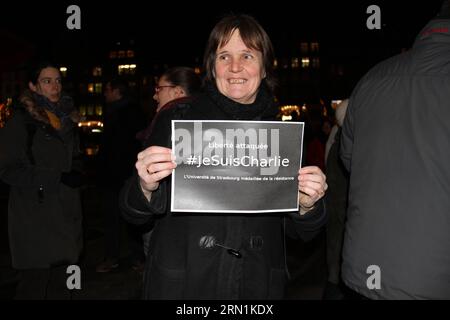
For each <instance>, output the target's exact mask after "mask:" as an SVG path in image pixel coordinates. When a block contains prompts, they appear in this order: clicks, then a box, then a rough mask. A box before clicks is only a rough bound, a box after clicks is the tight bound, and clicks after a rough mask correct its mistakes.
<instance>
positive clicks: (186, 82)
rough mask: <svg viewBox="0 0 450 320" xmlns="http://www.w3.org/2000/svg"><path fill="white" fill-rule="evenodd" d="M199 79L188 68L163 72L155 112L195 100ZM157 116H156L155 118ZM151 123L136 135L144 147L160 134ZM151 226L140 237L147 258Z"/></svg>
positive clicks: (192, 70)
mask: <svg viewBox="0 0 450 320" xmlns="http://www.w3.org/2000/svg"><path fill="white" fill-rule="evenodd" d="M200 88H201V79H200V77H199V76H198V75H197V74H196V73H195V71H194V69H192V68H188V67H173V68H170V69H168V70H167V71H166V72H164V73H163V74H162V75H161V76H160V78H159V80H158V83H157V85H156V86H155V94H154V95H153V99H155V101H156V103H157V108H156V112H157V113H158V112H160V111H161V110H163V109H164V110H165V109H168V108H171V107H175V106H178V108H180V106H181V105H183V104H184V103H191V102H192V101H193V99H195V95H196V94H198V93H199V92H200ZM157 116H158V114H157V115H156V117H157ZM156 117H155V119H154V120H153V121H152V123H151V124H150V126H148V127H147V128H146V129H145V130H143V131H141V132H139V133H138V135H137V138H138V139H139V140H140V141H141V143H142V146H143V147H144V146H145V144H146V141H147V140H148V139H149V137H150V135H152V134H155V135H158V134H161V133H160V132H152V128H153V125H154V123H155V121H156ZM152 227H153V225H152V224H150V225H148V226H146V227H145V228H146V229H150V230H149V231H147V232H145V233H144V234H143V236H142V239H143V241H144V253H145V255H146V256H147V251H148V248H149V242H150V237H151V233H152V232H151V229H152Z"/></svg>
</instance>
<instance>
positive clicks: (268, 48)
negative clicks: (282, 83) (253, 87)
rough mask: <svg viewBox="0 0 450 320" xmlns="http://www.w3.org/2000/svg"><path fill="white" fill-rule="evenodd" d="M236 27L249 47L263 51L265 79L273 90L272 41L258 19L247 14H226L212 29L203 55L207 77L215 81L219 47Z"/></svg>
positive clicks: (224, 43) (226, 40) (208, 79)
mask: <svg viewBox="0 0 450 320" xmlns="http://www.w3.org/2000/svg"><path fill="white" fill-rule="evenodd" d="M236 29H238V30H239V33H240V35H241V38H242V41H243V42H244V43H245V45H246V46H247V47H249V48H251V49H254V50H258V51H260V52H261V53H262V60H263V67H264V71H265V74H266V77H265V80H266V83H267V85H268V86H269V88H270V89H271V90H272V91H273V90H274V87H275V75H274V71H273V63H274V58H275V56H274V50H273V46H272V42H271V41H270V38H269V36H268V35H267V33H266V31H265V30H264V29H263V27H262V26H261V25H260V24H259V23H258V21H256V19H255V18H253V17H251V16H249V15H245V14H231V15H228V16H225V17H224V18H222V19H221V20H220V21H219V22H218V23H217V24H216V25H215V27H214V29H213V30H212V31H211V34H210V35H209V39H208V43H207V45H206V49H205V54H204V56H203V65H204V68H205V72H206V75H205V79H206V80H207V81H210V82H212V83H214V67H215V60H216V52H217V49H218V48H221V47H223V46H224V45H226V44H227V43H228V41H229V40H230V38H231V36H232V34H233V31H234V30H236Z"/></svg>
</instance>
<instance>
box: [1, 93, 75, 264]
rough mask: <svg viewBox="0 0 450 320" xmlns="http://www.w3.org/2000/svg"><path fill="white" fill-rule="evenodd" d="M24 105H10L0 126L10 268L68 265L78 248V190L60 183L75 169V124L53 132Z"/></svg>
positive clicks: (40, 114)
mask: <svg viewBox="0 0 450 320" xmlns="http://www.w3.org/2000/svg"><path fill="white" fill-rule="evenodd" d="M29 101H31V100H29ZM30 103H31V105H29V106H28V108H25V107H24V106H22V105H21V106H17V107H16V108H14V110H13V116H12V118H11V119H10V120H9V121H8V122H7V123H6V126H5V127H4V128H2V129H0V179H1V180H3V181H4V182H5V183H7V184H9V185H10V194H9V206H8V224H9V225H8V229H9V242H10V248H11V256H12V265H13V267H14V268H16V269H31V268H48V267H50V266H54V265H60V264H72V263H75V262H76V261H77V260H78V257H79V254H80V252H81V249H82V215H81V203H80V197H79V191H78V190H77V189H75V188H71V187H68V186H66V185H64V184H62V183H61V182H60V179H61V173H62V172H70V171H71V170H72V169H75V168H78V169H80V167H81V162H80V161H79V158H78V156H79V150H78V138H77V131H76V129H77V127H76V124H75V123H74V122H73V121H70V123H69V124H68V125H69V126H70V127H66V128H65V129H64V130H62V131H61V132H57V131H56V130H55V129H54V128H53V127H52V126H51V125H50V122H49V119H48V117H46V116H45V112H44V111H43V109H42V108H41V107H39V106H37V105H35V104H33V103H32V102H30ZM30 127H32V128H33V129H31V130H33V133H32V134H30V133H29V130H30V129H29V128H30ZM30 140H31V141H30Z"/></svg>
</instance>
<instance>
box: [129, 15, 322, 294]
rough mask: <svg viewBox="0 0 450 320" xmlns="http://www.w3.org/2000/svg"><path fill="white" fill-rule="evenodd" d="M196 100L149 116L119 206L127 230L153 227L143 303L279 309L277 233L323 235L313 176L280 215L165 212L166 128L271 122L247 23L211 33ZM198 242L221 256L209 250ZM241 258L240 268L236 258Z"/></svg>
mask: <svg viewBox="0 0 450 320" xmlns="http://www.w3.org/2000/svg"><path fill="white" fill-rule="evenodd" d="M204 65H205V69H206V80H205V93H204V94H202V95H199V96H198V97H197V99H196V100H195V101H194V102H192V103H191V104H190V105H185V104H182V105H180V106H179V107H175V108H170V109H167V110H163V111H161V112H160V113H159V115H158V120H157V121H156V124H155V127H154V130H153V133H152V135H151V136H150V139H149V141H148V144H147V145H148V146H149V147H148V148H147V149H145V150H144V151H142V152H141V153H139V154H138V161H137V163H136V167H137V173H138V175H137V176H135V177H133V178H131V179H130V180H129V181H128V184H127V185H126V186H125V187H124V188H123V190H122V194H121V205H122V208H123V210H124V213H125V215H126V218H127V219H128V220H129V221H131V222H134V223H137V224H139V223H145V222H147V221H148V220H154V221H155V227H154V229H153V234H152V238H151V243H150V251H149V252H150V255H149V257H148V259H147V263H146V271H145V279H144V298H147V299H281V298H283V293H284V287H285V283H286V278H287V272H286V265H285V259H286V257H285V251H284V233H285V232H286V233H289V234H290V235H292V236H298V235H299V236H301V237H303V238H304V239H309V238H311V237H313V236H314V235H315V233H316V232H317V231H318V230H319V229H320V228H321V227H322V226H323V225H324V223H325V219H326V215H325V211H324V206H323V202H322V201H321V200H320V201H319V199H321V198H322V197H323V195H324V193H325V190H326V188H327V185H326V182H325V175H324V174H323V173H322V172H321V171H320V169H319V168H317V167H305V168H302V169H301V170H300V171H299V190H300V191H299V192H300V195H299V198H300V208H299V211H297V212H292V213H281V212H280V213H279V214H270V215H264V214H255V215H251V216H249V215H239V214H236V215H229V214H217V213H211V214H204V213H203V214H194V213H193V214H180V215H177V214H176V213H173V212H171V211H170V207H169V201H170V196H171V194H170V190H171V188H170V179H168V178H167V177H168V176H170V174H171V173H172V170H173V169H174V168H175V166H176V165H175V163H174V162H173V157H172V150H171V149H169V148H168V146H169V145H170V136H171V130H170V120H172V119H186V120H193V119H195V120H230V119H233V120H260V121H264V120H272V121H273V120H275V118H276V114H277V108H276V107H275V105H274V99H273V95H272V92H271V86H272V85H273V80H274V79H273V69H272V67H273V50H272V45H271V42H270V39H269V37H268V36H267V34H266V32H265V31H264V30H263V28H262V27H261V26H260V25H259V23H258V22H256V20H255V19H254V18H252V17H250V16H247V15H230V16H227V17H225V18H223V19H222V20H221V21H219V22H218V24H216V26H215V27H214V29H213V30H212V32H211V35H210V38H209V41H208V44H207V48H206V51H205V58H204ZM205 241H215V242H217V243H220V244H221V245H223V246H226V247H228V248H231V249H228V250H227V249H224V248H222V247H220V246H218V245H217V246H214V247H213V248H208V246H207V245H206V246H205V245H204V242H205ZM239 257H240V258H239Z"/></svg>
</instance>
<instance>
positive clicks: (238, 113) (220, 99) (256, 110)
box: [205, 80, 277, 120]
mask: <svg viewBox="0 0 450 320" xmlns="http://www.w3.org/2000/svg"><path fill="white" fill-rule="evenodd" d="M205 91H206V93H207V94H208V96H209V97H210V98H211V99H212V100H213V101H214V103H215V104H216V105H217V106H218V107H219V108H220V109H221V110H222V111H223V112H224V113H225V114H227V115H228V116H229V117H230V118H231V119H233V120H263V119H266V118H275V116H276V113H277V109H276V108H275V104H274V98H273V95H272V94H271V93H270V90H269V88H268V87H267V85H266V83H265V81H264V80H263V81H262V82H261V85H260V86H259V89H258V94H257V95H256V99H255V102H253V103H250V104H242V103H239V102H236V101H233V100H231V99H230V98H227V97H226V96H224V95H223V94H222V93H220V92H219V90H218V89H217V87H216V85H215V84H212V83H210V82H208V83H206V85H205Z"/></svg>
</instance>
